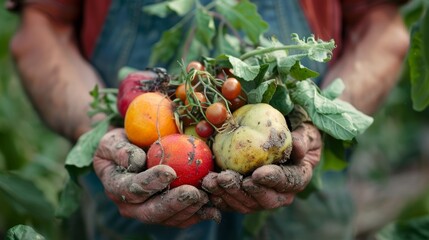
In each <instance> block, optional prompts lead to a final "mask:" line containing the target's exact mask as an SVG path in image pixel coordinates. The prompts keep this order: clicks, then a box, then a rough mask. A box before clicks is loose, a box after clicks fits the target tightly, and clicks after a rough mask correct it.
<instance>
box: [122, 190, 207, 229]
mask: <svg viewBox="0 0 429 240" xmlns="http://www.w3.org/2000/svg"><path fill="white" fill-rule="evenodd" d="M207 202H208V197H207V195H206V194H205V193H204V192H202V191H200V190H198V189H197V188H195V187H192V186H189V185H183V186H180V187H177V188H174V189H171V190H168V191H165V192H164V193H162V194H159V195H156V196H154V197H152V198H150V199H148V200H147V201H146V202H145V203H143V204H139V205H134V206H137V207H135V208H132V209H129V208H128V209H127V211H123V212H122V214H124V216H128V217H133V218H137V219H138V220H140V221H142V222H145V223H163V222H165V221H166V220H167V219H170V218H172V217H176V218H182V219H184V220H186V219H188V218H189V217H190V216H192V215H193V214H195V212H197V211H198V209H199V208H201V206H203V205H204V204H206V203H207ZM194 205H195V207H194V208H189V207H193V206H194ZM187 208H189V209H188V210H187V211H185V212H182V211H183V210H185V209H187ZM131 210H132V211H131ZM180 212H182V213H181V214H182V215H183V216H180V215H178V214H179V213H180Z"/></svg>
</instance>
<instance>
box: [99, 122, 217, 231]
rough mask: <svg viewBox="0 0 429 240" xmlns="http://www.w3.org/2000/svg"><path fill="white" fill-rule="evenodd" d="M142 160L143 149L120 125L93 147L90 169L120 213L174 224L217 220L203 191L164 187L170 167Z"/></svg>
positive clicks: (171, 172)
mask: <svg viewBox="0 0 429 240" xmlns="http://www.w3.org/2000/svg"><path fill="white" fill-rule="evenodd" d="M145 162H146V154H145V152H144V151H143V150H142V149H141V148H139V147H137V146H135V145H133V144H131V143H130V142H129V141H128V140H127V138H126V135H125V132H124V130H123V129H122V128H117V129H113V130H111V131H109V132H108V133H106V135H105V136H104V137H103V138H102V139H101V141H100V143H99V146H98V149H97V150H96V153H95V156H94V162H93V163H94V164H93V166H94V170H95V172H96V174H97V176H98V177H99V178H100V180H101V182H102V183H103V186H104V188H105V192H106V194H107V195H108V196H109V198H111V199H112V200H113V201H114V202H115V203H116V205H117V206H118V209H119V212H120V213H121V215H122V216H124V217H128V218H134V219H137V220H139V221H141V222H144V223H150V224H162V225H166V226H175V227H187V226H190V225H193V224H195V223H198V222H200V221H203V220H207V219H213V220H215V221H218V222H219V221H220V212H219V210H217V209H216V208H213V207H207V206H206V204H207V203H208V202H209V198H208V196H207V194H206V193H205V192H204V191H202V190H199V189H197V188H195V187H193V186H190V185H183V186H179V187H176V188H174V189H168V186H169V184H170V183H171V182H172V181H173V180H174V179H175V178H176V173H175V172H174V170H173V169H172V168H171V167H169V166H167V165H158V166H155V167H152V168H150V169H147V170H145Z"/></svg>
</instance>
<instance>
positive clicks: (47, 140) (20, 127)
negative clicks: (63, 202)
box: [0, 0, 70, 239]
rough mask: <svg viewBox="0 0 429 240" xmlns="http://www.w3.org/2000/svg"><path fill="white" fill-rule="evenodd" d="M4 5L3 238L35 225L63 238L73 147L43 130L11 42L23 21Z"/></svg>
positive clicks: (0, 64)
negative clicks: (60, 216) (62, 197)
mask: <svg viewBox="0 0 429 240" xmlns="http://www.w3.org/2000/svg"><path fill="white" fill-rule="evenodd" d="M3 6H4V1H3V0H2V1H0V206H1V207H0V239H3V237H4V234H5V232H6V231H7V229H9V228H10V227H12V226H14V225H16V224H28V225H32V226H34V227H35V228H36V229H37V230H38V231H40V232H41V233H43V235H45V236H50V238H51V239H58V238H56V237H54V236H57V235H58V234H60V233H61V228H60V227H61V222H60V221H58V220H56V218H55V216H54V210H55V208H56V206H57V205H58V194H59V191H60V190H61V189H62V187H63V185H64V182H65V177H66V176H67V175H66V170H65V168H64V166H63V162H64V159H65V156H66V154H67V152H68V150H69V148H70V144H69V143H68V142H67V141H66V140H65V139H63V138H61V137H59V136H58V135H56V134H54V133H53V132H51V131H50V130H48V129H47V128H46V126H44V125H43V123H42V122H41V120H40V119H39V117H38V116H37V114H36V113H35V111H34V109H33V107H32V106H31V104H30V102H29V100H28V98H27V97H26V95H25V92H24V91H23V89H22V87H21V85H20V81H19V78H18V76H17V74H16V72H15V70H14V66H13V62H12V59H11V56H10V52H9V41H10V39H11V37H12V34H13V33H14V31H15V29H16V28H17V26H18V24H19V22H18V16H16V15H14V14H11V13H9V12H7V11H6V10H5V8H4V7H3Z"/></svg>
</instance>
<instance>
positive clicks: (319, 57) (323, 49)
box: [292, 33, 335, 62]
mask: <svg viewBox="0 0 429 240" xmlns="http://www.w3.org/2000/svg"><path fill="white" fill-rule="evenodd" d="M292 40H293V41H295V43H296V44H297V45H300V46H301V48H303V49H307V56H308V57H309V58H310V59H311V60H314V61H317V62H327V61H329V60H331V58H332V50H333V49H334V48H335V42H334V41H333V40H331V41H329V42H324V41H322V40H320V39H318V40H316V39H315V38H314V36H311V37H308V38H307V39H302V40H301V39H299V36H298V34H296V33H294V34H292Z"/></svg>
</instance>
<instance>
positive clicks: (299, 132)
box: [291, 123, 322, 163]
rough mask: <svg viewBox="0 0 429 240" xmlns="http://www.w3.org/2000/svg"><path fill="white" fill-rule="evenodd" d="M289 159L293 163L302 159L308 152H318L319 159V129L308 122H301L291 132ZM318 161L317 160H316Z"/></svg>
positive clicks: (320, 138)
mask: <svg viewBox="0 0 429 240" xmlns="http://www.w3.org/2000/svg"><path fill="white" fill-rule="evenodd" d="M292 138H293V141H292V153H291V160H292V161H293V162H295V163H299V162H300V161H302V160H303V159H304V158H305V157H306V156H307V155H308V153H309V152H313V154H318V156H319V157H318V158H316V159H315V160H319V158H320V153H321V149H322V137H321V134H320V131H319V130H318V129H317V128H316V127H315V126H314V125H312V124H310V123H302V124H301V125H300V126H299V127H298V128H297V129H295V130H294V131H293V132H292ZM317 162H318V161H317Z"/></svg>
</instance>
